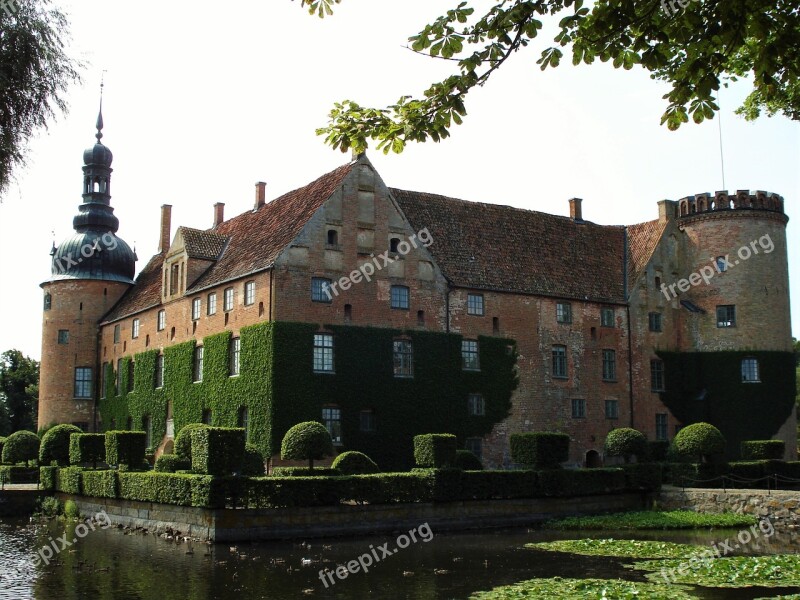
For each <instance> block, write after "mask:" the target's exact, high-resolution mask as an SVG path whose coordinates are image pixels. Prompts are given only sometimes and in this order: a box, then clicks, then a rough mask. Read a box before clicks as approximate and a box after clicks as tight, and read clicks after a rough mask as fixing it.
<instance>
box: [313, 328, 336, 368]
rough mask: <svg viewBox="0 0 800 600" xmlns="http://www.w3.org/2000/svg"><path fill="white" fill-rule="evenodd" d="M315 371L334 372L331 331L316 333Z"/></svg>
mask: <svg viewBox="0 0 800 600" xmlns="http://www.w3.org/2000/svg"><path fill="white" fill-rule="evenodd" d="M314 371H316V372H317V373H333V336H332V335H331V334H329V333H315V334H314Z"/></svg>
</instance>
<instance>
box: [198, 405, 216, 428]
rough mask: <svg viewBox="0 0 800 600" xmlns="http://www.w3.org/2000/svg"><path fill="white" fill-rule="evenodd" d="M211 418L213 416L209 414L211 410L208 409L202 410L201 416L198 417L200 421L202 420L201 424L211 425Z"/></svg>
mask: <svg viewBox="0 0 800 600" xmlns="http://www.w3.org/2000/svg"><path fill="white" fill-rule="evenodd" d="M213 417H214V415H213V414H212V413H211V409H210V408H204V409H203V415H202V416H201V417H200V419H201V420H202V422H203V424H205V425H211V421H212V419H213Z"/></svg>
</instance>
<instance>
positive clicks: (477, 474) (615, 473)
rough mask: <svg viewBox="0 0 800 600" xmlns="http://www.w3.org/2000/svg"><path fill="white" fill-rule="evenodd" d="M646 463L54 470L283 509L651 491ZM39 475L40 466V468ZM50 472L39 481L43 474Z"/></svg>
mask: <svg viewBox="0 0 800 600" xmlns="http://www.w3.org/2000/svg"><path fill="white" fill-rule="evenodd" d="M648 472H649V473H653V472H656V473H657V472H658V471H657V470H656V469H649V471H648V465H644V464H640V465H629V466H628V467H626V468H625V469H620V468H613V469H577V470H571V469H554V470H549V471H528V470H520V471H461V470H458V469H416V470H415V471H412V472H410V473H378V474H373V475H353V476H340V477H274V476H273V477H253V478H248V477H211V476H207V475H190V474H180V473H159V472H144V473H137V472H118V471H114V470H107V471H88V470H87V471H84V470H82V469H81V468H80V467H68V468H62V469H59V471H58V476H57V482H56V485H55V487H56V489H57V490H58V491H61V492H65V493H70V494H84V495H87V496H95V497H100V498H113V497H117V498H121V499H125V500H138V501H142V502H159V503H165V504H177V505H181V506H197V507H206V508H222V507H225V506H233V507H237V506H247V507H250V508H285V507H300V506H334V505H337V504H339V503H342V502H345V503H350V502H355V503H358V504H392V503H409V502H452V501H459V500H489V499H507V498H538V497H565V496H582V495H595V494H605V493H613V492H621V491H625V490H641V489H646V490H654V489H657V488H658V484H659V483H660V482H659V481H657V480H656V479H655V478H654V477H653V476H652V475H648V474H647V473H648ZM43 473H44V472H43ZM50 473H51V472H48V475H47V476H45V475H44V474H43V475H42V477H43V479H45V478H46V477H50Z"/></svg>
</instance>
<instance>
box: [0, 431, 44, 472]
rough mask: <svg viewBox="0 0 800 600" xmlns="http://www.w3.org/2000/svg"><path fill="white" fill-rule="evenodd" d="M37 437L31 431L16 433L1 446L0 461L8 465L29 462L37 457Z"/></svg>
mask: <svg viewBox="0 0 800 600" xmlns="http://www.w3.org/2000/svg"><path fill="white" fill-rule="evenodd" d="M39 444H40V442H39V436H37V435H36V434H35V433H33V432H32V431H24V430H23V431H16V432H14V433H12V434H11V435H10V436H8V437H7V438H6V442H5V444H3V455H2V461H3V462H4V463H6V464H9V465H15V464H17V463H21V462H24V463H25V464H30V462H31V461H34V460H36V459H37V458H38V457H39Z"/></svg>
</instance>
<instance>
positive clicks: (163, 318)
mask: <svg viewBox="0 0 800 600" xmlns="http://www.w3.org/2000/svg"><path fill="white" fill-rule="evenodd" d="M166 328H167V311H166V310H164V309H163V308H162V309H161V310H160V311H158V319H157V324H156V329H158V331H164V330H165V329H166Z"/></svg>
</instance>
